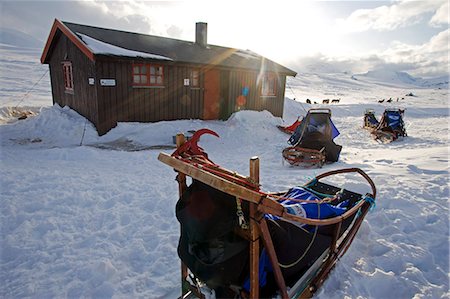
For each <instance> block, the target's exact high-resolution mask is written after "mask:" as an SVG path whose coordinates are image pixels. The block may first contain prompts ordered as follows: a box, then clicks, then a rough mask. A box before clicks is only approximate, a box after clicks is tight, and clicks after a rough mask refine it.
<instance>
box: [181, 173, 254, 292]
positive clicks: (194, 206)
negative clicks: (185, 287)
mask: <svg viewBox="0 0 450 299" xmlns="http://www.w3.org/2000/svg"><path fill="white" fill-rule="evenodd" d="M176 217H177V219H178V221H179V222H180V224H181V236H180V240H179V244H178V255H179V257H180V259H181V260H182V261H183V262H184V263H185V264H186V266H187V267H188V268H189V269H190V270H191V271H192V273H193V274H194V275H195V276H196V277H198V278H199V279H200V280H202V281H203V282H205V283H206V284H207V285H208V286H209V287H211V288H215V287H220V286H229V285H239V284H241V283H242V281H243V276H244V275H245V273H246V272H248V259H249V256H248V252H249V250H248V246H249V245H248V241H246V240H245V239H243V238H241V237H240V236H238V235H237V234H235V233H234V231H233V230H234V228H235V227H237V225H238V218H237V216H236V199H235V198H234V197H233V196H231V195H229V194H226V193H224V192H221V191H219V190H217V189H214V188H212V187H210V186H208V185H206V184H204V183H201V182H199V181H196V180H193V182H192V184H191V185H190V186H189V187H188V188H187V190H186V191H185V192H184V193H183V195H182V197H181V198H180V199H179V201H178V203H177V205H176ZM244 270H246V271H244ZM239 273H242V275H239Z"/></svg>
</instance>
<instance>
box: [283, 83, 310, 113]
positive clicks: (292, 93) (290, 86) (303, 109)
mask: <svg viewBox="0 0 450 299" xmlns="http://www.w3.org/2000/svg"><path fill="white" fill-rule="evenodd" d="M286 85H287V86H288V87H289V89H290V90H291V92H292V94H293V95H294V100H295V98H297V96H296V95H295V92H294V90H293V89H292V87H291V85H290V84H289V83H288V82H287V81H286ZM298 102H299V103H300V106H302V108H303V110H305V112H306V113H308V111H306V109H305V107H304V106H303V104H302V102H300V101H298Z"/></svg>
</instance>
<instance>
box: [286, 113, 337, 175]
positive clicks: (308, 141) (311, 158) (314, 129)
mask: <svg viewBox="0 0 450 299" xmlns="http://www.w3.org/2000/svg"><path fill="white" fill-rule="evenodd" d="M338 135H339V131H338V130H337V128H336V127H335V126H334V124H333V122H332V121H331V110H330V109H328V108H326V109H321V108H320V109H310V110H309V111H308V113H307V114H306V116H305V117H304V119H303V121H302V122H301V124H300V125H299V126H298V127H297V128H296V129H295V131H294V133H293V134H292V135H291V137H290V138H289V140H288V143H289V144H290V145H291V146H289V147H287V148H285V149H284V150H283V151H282V155H283V158H284V159H285V160H286V161H287V162H288V163H289V164H291V165H295V166H298V165H318V166H319V167H322V165H323V164H324V163H325V162H336V161H337V160H338V159H339V154H340V152H341V149H342V146H340V145H337V144H335V143H334V141H333V139H334V138H335V137H337V136H338Z"/></svg>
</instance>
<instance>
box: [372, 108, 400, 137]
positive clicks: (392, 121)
mask: <svg viewBox="0 0 450 299" xmlns="http://www.w3.org/2000/svg"><path fill="white" fill-rule="evenodd" d="M404 113H405V110H403V109H392V108H390V109H386V110H385V111H384V113H383V116H382V117H381V120H380V122H379V124H378V125H377V126H376V128H375V129H374V130H373V131H372V132H371V134H372V136H373V137H374V139H375V140H377V141H380V142H383V143H389V142H392V141H394V140H397V139H398V138H399V137H406V136H408V135H407V134H406V129H405V124H404V122H403V115H404Z"/></svg>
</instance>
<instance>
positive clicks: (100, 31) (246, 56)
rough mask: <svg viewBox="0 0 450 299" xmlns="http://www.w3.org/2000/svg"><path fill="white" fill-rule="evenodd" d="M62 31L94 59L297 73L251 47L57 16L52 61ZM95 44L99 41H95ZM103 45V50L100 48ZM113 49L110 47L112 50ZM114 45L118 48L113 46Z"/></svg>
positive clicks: (45, 53)
mask: <svg viewBox="0 0 450 299" xmlns="http://www.w3.org/2000/svg"><path fill="white" fill-rule="evenodd" d="M59 32H62V33H63V34H65V35H66V36H67V37H68V38H69V39H70V40H72V42H74V44H75V45H76V46H77V47H78V48H79V49H80V50H81V51H82V52H83V53H84V54H85V55H86V56H87V57H88V58H89V59H91V60H92V61H94V60H95V59H96V57H99V56H124V57H141V58H144V59H152V60H172V61H174V62H180V63H192V64H202V65H214V66H221V67H229V68H239V69H249V70H256V71H260V69H261V66H263V69H264V71H273V72H278V73H283V74H285V75H289V76H295V75H296V74H297V73H296V72H294V71H292V70H290V69H288V68H286V67H284V66H282V65H280V64H278V63H276V62H274V61H272V60H270V59H267V58H265V57H263V56H261V55H259V54H256V53H254V52H252V51H249V50H240V49H235V48H227V47H221V46H215V45H209V44H208V45H207V46H206V47H205V46H201V45H199V44H197V43H195V42H190V41H184V40H178V39H173V38H167V37H161V36H154V35H147V34H141V33H133V32H127V31H121V30H114V29H107V28H100V27H94V26H87V25H81V24H75V23H69V22H61V21H59V20H58V19H55V22H54V24H53V27H52V30H51V31H50V35H49V37H48V39H47V43H46V45H45V48H44V51H43V53H42V56H41V62H42V63H48V58H49V56H50V54H51V50H52V44H53V40H54V39H55V37H56V36H57V35H58V34H59ZM94 44H95V45H94ZM98 45H101V46H102V47H101V48H102V50H99V49H98ZM108 49H109V50H108ZM113 49H114V50H113Z"/></svg>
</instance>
